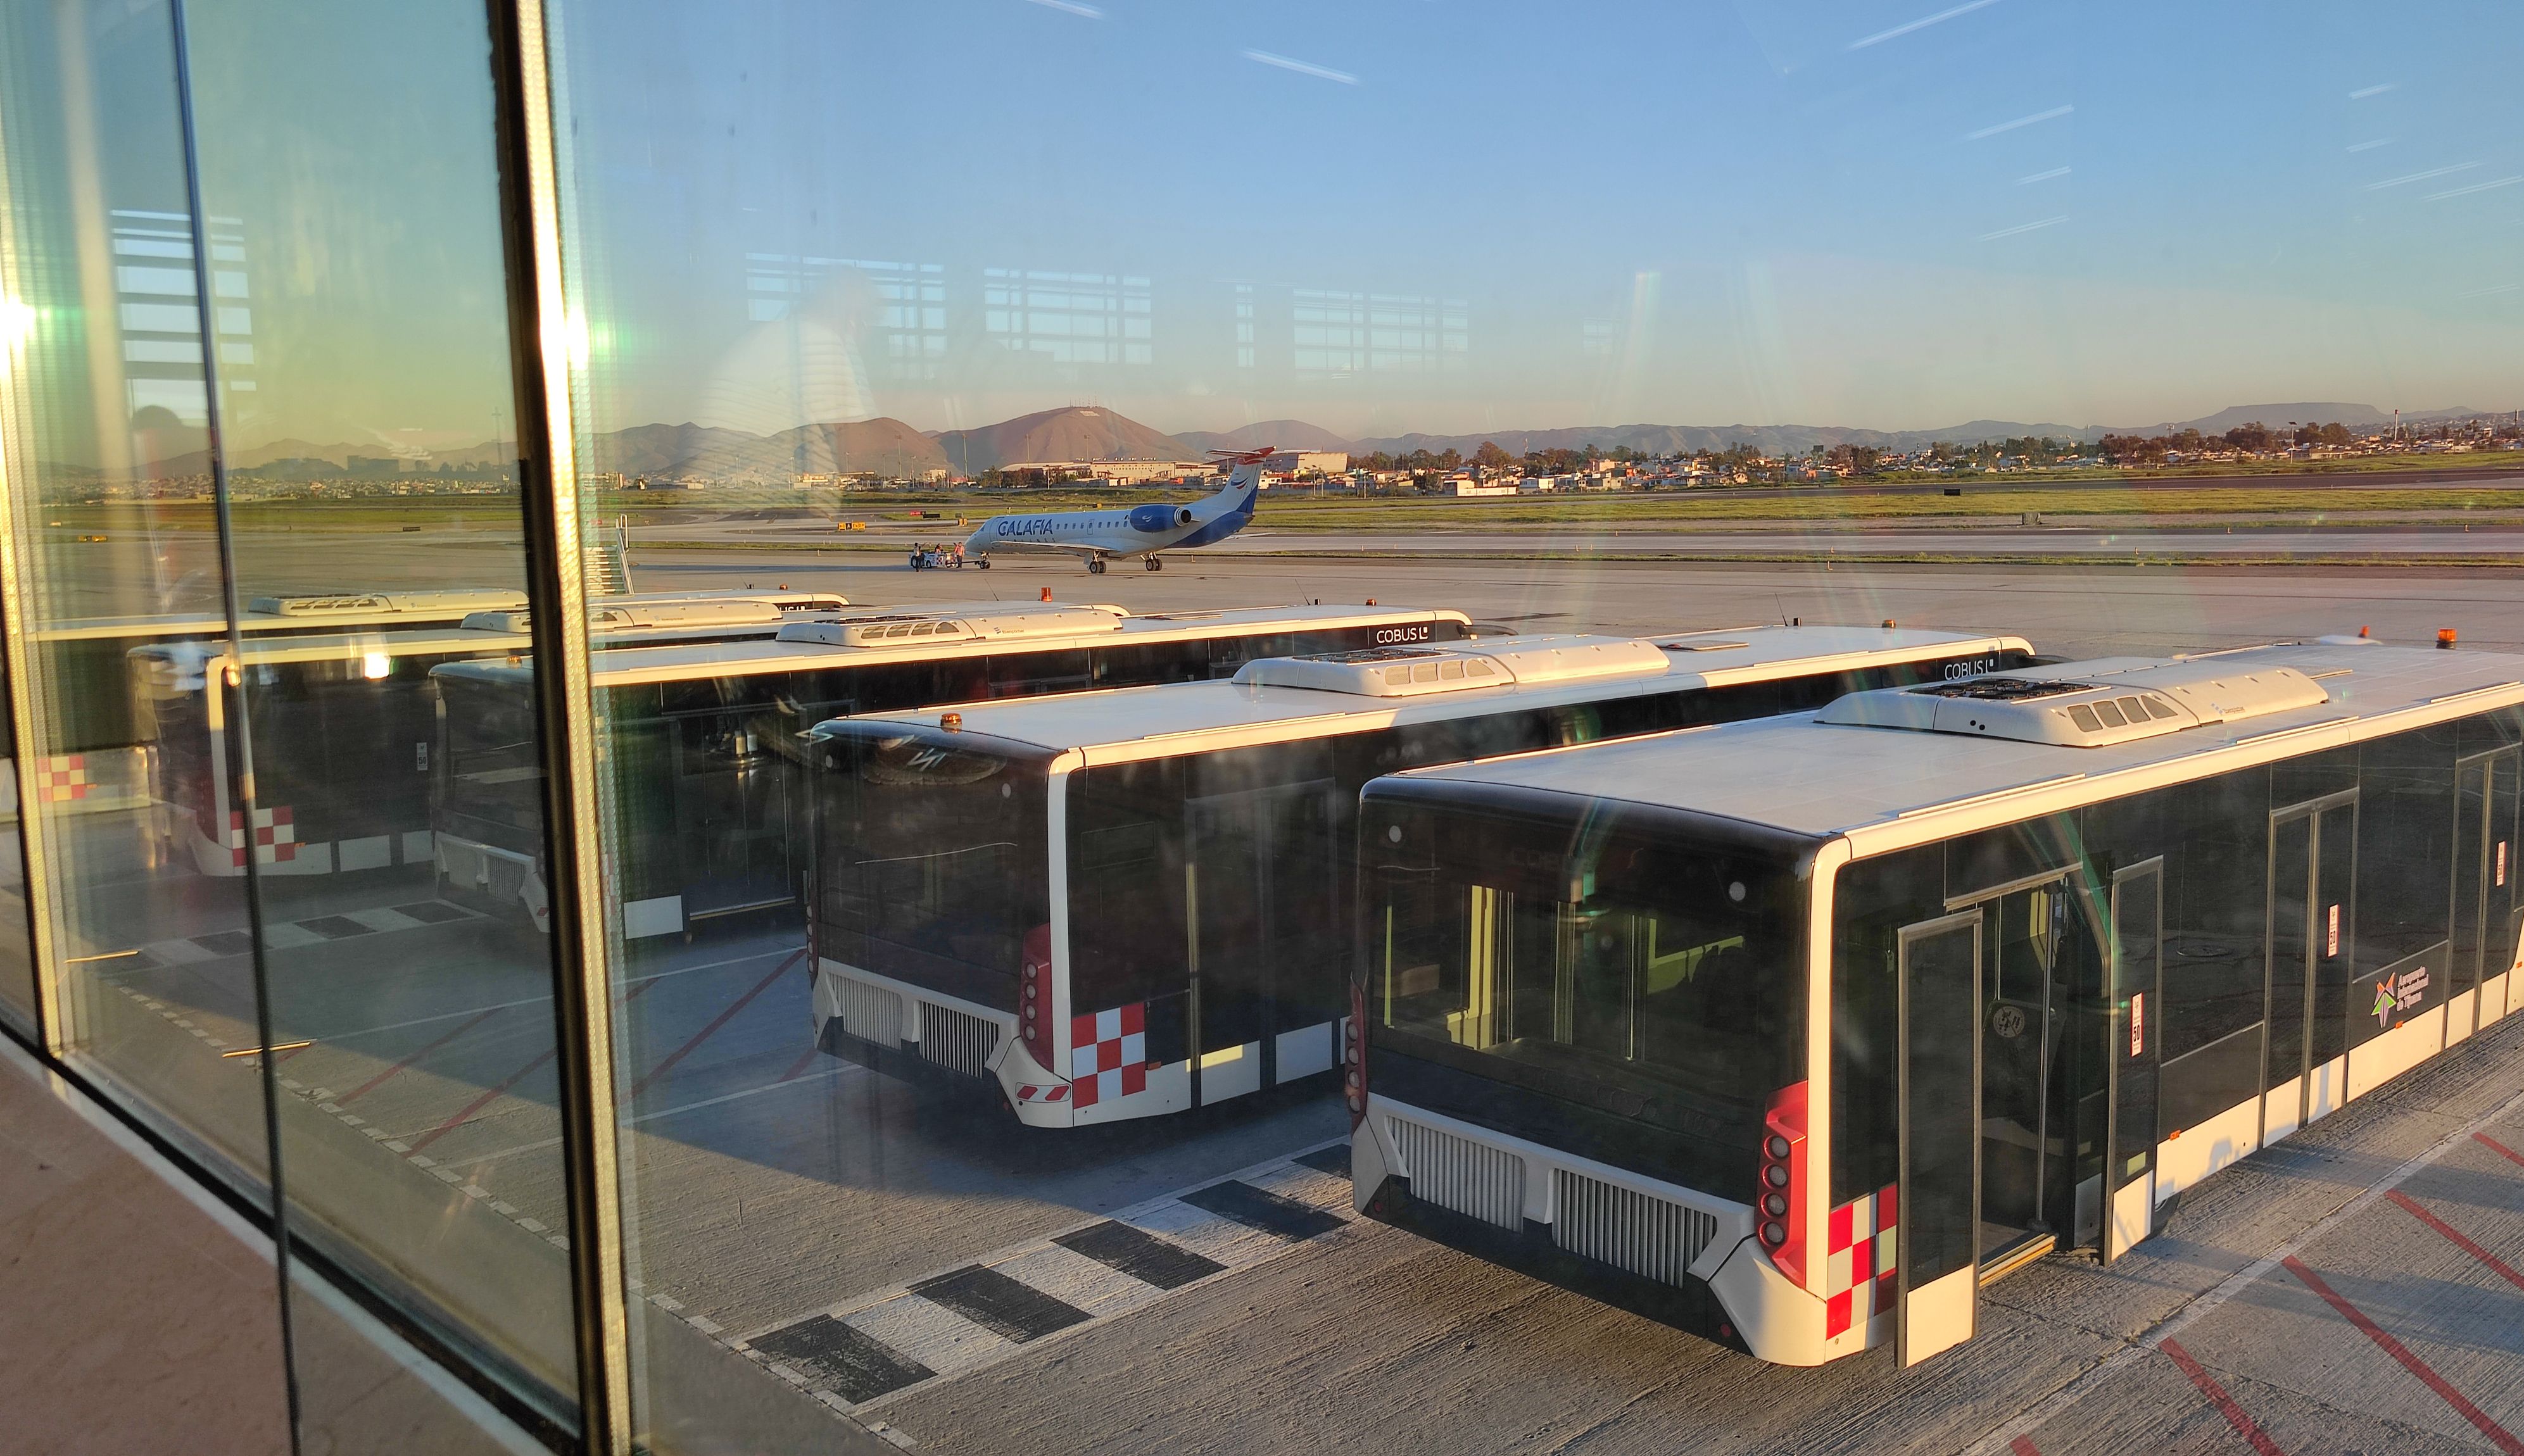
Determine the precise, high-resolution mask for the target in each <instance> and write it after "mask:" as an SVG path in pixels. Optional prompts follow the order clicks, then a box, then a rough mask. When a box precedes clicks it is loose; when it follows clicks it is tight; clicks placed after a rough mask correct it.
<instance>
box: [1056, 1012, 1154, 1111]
mask: <svg viewBox="0 0 2524 1456" xmlns="http://www.w3.org/2000/svg"><path fill="white" fill-rule="evenodd" d="M1069 1046H1070V1051H1069V1075H1070V1080H1071V1081H1072V1083H1073V1084H1074V1085H1075V1087H1076V1089H1077V1094H1076V1096H1075V1097H1074V1098H1073V1100H1072V1101H1071V1104H1070V1105H1072V1106H1075V1107H1092V1106H1094V1105H1095V1104H1096V1103H1098V1102H1101V1101H1104V1100H1106V1099H1107V1098H1110V1097H1127V1096H1129V1095H1131V1094H1132V1093H1134V1092H1146V1091H1147V1090H1148V1003H1147V1002H1145V1001H1133V1002H1132V1003H1131V1004H1129V1005H1127V1006H1116V1007H1114V1008H1113V1009H1111V1010H1109V1011H1097V1012H1094V1013H1092V1015H1087V1016H1073V1017H1071V1018H1069Z"/></svg>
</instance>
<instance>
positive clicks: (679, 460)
mask: <svg viewBox="0 0 2524 1456" xmlns="http://www.w3.org/2000/svg"><path fill="white" fill-rule="evenodd" d="M158 413H161V414H165V412H163V411H161V412H158ZM2482 414H2483V412H2481V411H2478V410H2473V409H2469V408H2464V407H2457V408H2453V409H2443V410H2409V411H2403V413H2402V419H2403V422H2404V423H2407V424H2426V423H2431V422H2434V421H2439V420H2459V419H2475V418H2479V417H2481V416H2482ZM2392 417H2393V416H2392V413H2391V412H2390V411H2386V410H2379V409H2377V408H2376V407H2375V406H2373V405H2361V404H2354V403H2350V402H2344V401H2310V402H2301V403H2297V404H2268V405H2229V406H2227V407H2226V408H2225V409H2223V410H2220V411H2218V412H2217V413H2214V414H2208V415H2204V416H2202V417H2201V418H2198V419H2186V420H2165V421H2160V422H2158V423H2154V424H2121V425H2067V424H2027V423H2024V422H2022V421H2020V420H2013V419H1971V420H1966V421H1964V422H1963V423H1961V424H1957V425H1950V426H1947V427H1946V428H1943V429H1934V430H1864V429H1853V428H1847V427H1843V426H1836V425H1805V424H1724V425H1696V424H1618V425H1577V426H1572V427H1569V428H1565V429H1550V430H1491V431H1488V432H1486V433H1482V434H1469V435H1431V434H1411V435H1397V436H1388V437H1385V438H1381V439H1366V440H1350V439H1345V438H1343V437H1342V436H1340V435H1337V434H1335V433H1334V432H1333V431H1331V430H1328V429H1325V428H1324V427H1322V426H1321V425H1317V424H1311V423H1308V422H1307V421H1305V420H1302V419H1270V420H1264V421H1262V422H1260V423H1258V424H1248V425H1243V426H1240V427H1238V428H1236V429H1233V430H1187V431H1185V432H1184V433H1183V434H1181V435H1168V434H1162V433H1160V432H1158V431H1157V430H1154V429H1151V428H1150V427H1148V426H1147V425H1144V424H1141V423H1140V422H1139V421H1138V420H1135V419H1131V418H1128V417H1126V416H1124V415H1120V414H1116V413H1113V412H1112V411H1110V410H1105V409H1099V408H1092V407H1087V406H1071V407H1068V408H1066V409H1060V410H1044V411H1042V412H1040V413H1034V414H1028V415H1024V416H1022V417H1020V418H1016V419H1010V420H1003V421H1001V422H1000V423H998V424H992V425H983V426H980V427H977V428H974V429H969V430H946V431H941V432H936V433H930V432H924V431H921V430H916V429H913V428H912V427H911V426H910V425H908V424H905V423H904V422H903V421H901V420H899V419H891V418H878V419H861V420H851V421H848V422H837V423H830V424H811V425H805V426H801V428H798V429H794V430H785V431H782V432H781V433H780V434H777V435H772V436H769V437H767V438H766V437H764V436H761V435H754V434H750V433H748V432H746V431H744V430H732V429H723V428H720V427H718V426H715V425H704V424H692V423H685V424H643V425H634V426H632V427H631V428H629V429H625V430H615V431H613V432H612V433H610V434H605V435H599V436H598V437H597V438H596V441H595V449H594V451H593V452H592V454H593V459H592V460H590V461H587V468H589V469H591V470H598V471H619V472H621V473H622V474H623V475H625V476H640V475H646V476H652V477H662V478H667V479H672V478H676V477H680V476H687V475H689V476H693V477H696V478H702V479H713V480H741V479H747V478H752V479H756V480H762V481H768V482H778V483H782V484H785V483H787V481H788V478H789V477H790V476H792V475H799V474H811V475H823V474H855V473H858V472H861V471H872V472H874V473H877V474H880V475H889V476H898V477H912V478H917V477H919V476H921V475H923V474H926V473H927V472H929V471H932V470H937V469H941V468H945V469H950V470H952V471H953V472H955V473H956V474H959V475H978V474H980V473H981V472H982V471H984V470H988V469H992V468H994V467H996V466H999V465H1007V464H1018V463H1023V462H1026V461H1150V460H1154V461H1193V460H1197V459H1199V458H1200V457H1201V456H1202V454H1203V453H1205V452H1207V451H1211V450H1250V449H1253V448H1255V447H1257V446H1262V445H1271V446H1276V447H1279V448H1281V449H1287V450H1345V451H1348V452H1349V453H1350V454H1352V455H1356V456H1363V455H1370V454H1374V453H1377V452H1380V451H1381V452H1383V453H1385V454H1388V455H1397V456H1398V455H1408V454H1409V453H1411V452H1412V451H1415V450H1426V451H1428V452H1429V453H1431V454H1432V455H1441V454H1443V453H1445V452H1446V451H1448V450H1453V451H1455V452H1457V453H1458V454H1461V455H1464V456H1470V455H1472V453H1473V452H1474V451H1476V450H1479V449H1480V447H1481V444H1482V442H1483V441H1490V442H1494V443H1495V444H1497V445H1498V447H1499V448H1500V449H1502V450H1505V451H1507V452H1508V453H1509V454H1511V455H1523V454H1525V453H1527V452H1529V451H1534V450H1583V449H1585V448H1586V447H1587V446H1589V445H1592V446H1595V447H1596V448H1597V449H1599V450H1606V451H1610V450H1614V449H1617V448H1620V447H1622V446H1627V447H1629V448H1630V449H1631V450H1634V451H1637V452H1638V453H1640V454H1642V455H1676V454H1688V453H1691V452H1694V451H1703V450H1711V451H1714V450H1724V449H1726V448H1727V447H1728V446H1731V445H1749V446H1752V447H1755V448H1756V449H1759V450H1761V451H1763V452H1765V453H1766V454H1770V455H1772V456H1800V455H1804V454H1805V453H1806V452H1808V451H1809V450H1812V449H1813V448H1814V447H1816V446H1818V445H1820V446H1823V447H1825V448H1829V447H1830V446H1834V445H1844V444H1845V445H1871V446H1875V447H1877V448H1880V449H1889V450H1917V449H1918V448H1920V447H1922V446H1925V445H1927V444H1930V443H1931V442H1934V441H1940V440H1942V441H1945V442H1946V443H1948V444H1951V445H1975V444H1980V443H1983V442H1986V441H1992V440H2005V439H2012V438H2015V437H2018V436H2023V435H2047V436H2049V437H2051V438H2053V439H2073V440H2086V441H2093V440H2096V439H2098V438H2100V437H2102V436H2104V435H2106V434H2135V435H2160V434H2169V433H2173V432H2175V431H2179V430H2183V429H2197V430H2199V431H2200V432H2201V433H2202V434H2205V435H2218V434H2223V433H2224V432H2225V431H2227V430H2230V429H2233V428H2234V427H2235V426H2237V425H2240V424H2245V423H2248V422H2253V421H2257V422H2259V423H2261V424H2263V425H2266V426H2269V427H2271V428H2273V429H2279V428H2284V427H2285V426H2286V425H2287V423H2288V421H2290V420H2295V421H2297V422H2299V423H2303V424H2325V423H2333V422H2337V423H2340V424H2344V425H2347V426H2349V427H2350V428H2351V429H2354V430H2371V429H2375V428H2377V427H2379V426H2382V425H2385V424H2389V423H2390V422H2391V421H2392ZM150 438H151V440H152V441H153V442H154V451H155V453H156V454H157V455H158V456H159V458H160V459H159V462H158V463H157V464H156V465H155V466H153V467H152V471H153V473H157V474H164V475H188V474H201V473H205V472H207V471H208V470H209V468H210V463H209V456H208V453H207V452H206V451H205V450H204V449H203V439H204V434H203V431H202V430H201V429H199V428H197V427H188V426H184V425H181V424H177V423H175V422H174V418H173V416H172V415H166V417H165V419H164V420H162V421H159V422H158V423H157V424H156V426H155V428H154V429H153V430H152V431H151V432H150ZM392 454H393V451H392V449H391V447H389V446H385V445H380V444H357V443H351V442H347V441H339V440H337V441H334V442H332V443H329V444H323V443H318V442H315V441H312V440H301V439H295V438H287V439H279V440H269V441H266V442H264V443H262V444H258V445H252V446H246V447H242V448H240V449H237V450H235V451H233V452H232V453H231V455H230V458H229V468H230V469H233V470H237V471H240V472H246V471H267V472H270V473H274V474H278V475H305V476H309V477H310V478H315V477H317V476H320V474H321V473H322V471H321V468H320V467H324V466H330V467H334V468H339V467H342V466H345V465H347V464H348V463H349V461H350V459H351V457H353V456H355V455H356V456H363V457H366V458H368V459H372V460H373V459H384V458H386V457H388V456H390V455H392ZM513 459H515V452H514V450H513V449H512V447H510V444H509V443H508V442H506V441H484V442H482V443H481V444H478V445H470V446H466V447H463V448H461V449H455V450H440V451H435V452H432V453H430V454H427V455H424V456H420V457H418V458H416V459H415V460H414V461H413V466H414V467H415V468H417V469H421V470H435V469H437V468H438V467H439V466H440V465H442V464H443V465H452V466H456V467H458V468H465V467H471V466H479V465H485V464H503V463H506V462H508V461H511V460H513ZM44 468H46V469H47V470H50V471H54V472H57V473H60V472H68V473H67V474H66V475H65V478H69V476H73V475H96V474H99V473H100V472H98V471H96V470H95V468H94V467H92V466H86V465H80V464H76V463H73V462H53V461H48V462H45V464H44Z"/></svg>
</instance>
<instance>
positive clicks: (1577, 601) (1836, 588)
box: [631, 549, 2524, 656]
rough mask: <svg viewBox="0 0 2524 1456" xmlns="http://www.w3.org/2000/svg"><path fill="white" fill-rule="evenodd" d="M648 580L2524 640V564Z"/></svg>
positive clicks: (1495, 569) (646, 576)
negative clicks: (2446, 633)
mask: <svg viewBox="0 0 2524 1456" xmlns="http://www.w3.org/2000/svg"><path fill="white" fill-rule="evenodd" d="M631 560H632V569H633V572H634V575H635V577H636V578H637V580H638V582H639V584H640V586H641V588H642V589H643V590H649V591H668V590H673V591H682V590H699V589H703V588H707V587H738V586H744V585H747V584H749V583H752V584H755V585H760V586H775V585H780V584H783V583H786V584H787V585H789V586H792V587H797V588H801V589H803V588H806V587H810V586H811V587H820V588H824V589H828V590H832V591H838V592H841V593H843V594H844V595H846V596H848V597H849V598H850V599H851V600H852V601H854V602H871V603H893V602H905V603H909V602H954V601H990V600H1000V601H1032V600H1036V599H1037V598H1039V597H1040V596H1041V594H1042V593H1043V592H1044V591H1046V590H1047V591H1049V592H1050V593H1051V594H1052V596H1053V597H1054V599H1056V600H1059V601H1064V602H1111V603H1116V604H1118V605H1120V606H1123V607H1129V608H1131V609H1132V610H1134V611H1158V610H1183V609H1187V608H1191V607H1216V606H1220V605H1225V604H1235V605H1251V604H1259V603H1269V602H1305V601H1312V600H1320V601H1324V602H1365V601H1368V600H1370V599H1374V600H1376V601H1378V602H1381V603H1383V604H1385V605H1387V606H1392V605H1410V606H1419V607H1454V608H1456V609H1459V610H1462V611H1464V612H1466V613H1468V614H1470V615H1471V616H1472V617H1473V618H1474V619H1475V620H1476V621H1480V622H1484V623H1488V624H1491V625H1492V626H1494V627H1499V628H1504V629H1507V630H1515V631H1538V632H1542V631H1547V632H1577V631H1596V632H1616V633H1650V632H1669V631H1676V630H1684V629H1689V628H1693V627H1729V626H1741V625H1745V624H1748V623H1752V622H1761V621H1772V622H1775V621H1783V620H1786V619H1789V618H1792V617H1794V618H1805V617H1812V618H1813V619H1815V620H1816V621H1818V622H1862V623H1863V622H1878V621H1882V620H1883V619H1885V618H1886V617H1891V618H1894V619H1895V620H1897V621H1899V622H1901V623H1902V624H1903V625H1905V626H1917V627H1951V628H1956V629H1960V630H1974V631H1990V630H2005V631H2013V632H2016V633H2019V634H2022V635H2024V636H2026V637H2029V638H2031V639H2032V640H2033V641H2034V643H2035V645H2036V646H2038V647H2040V648H2041V649H2042V650H2043V651H2045V652H2056V653H2065V654H2070V655H2079V656H2086V655H2103V654H2107V653H2123V652H2197V651H2201V650H2205V649H2208V648H2217V647H2232V646H2235V645H2237V644H2239V643H2243V642H2266V641H2271V640H2275V639H2280V638H2287V637H2310V636H2318V635H2321V634H2323V633H2326V632H2342V631H2347V632H2354V631H2356V630H2357V629H2358V628H2359V627H2361V626H2364V627H2369V628H2372V629H2373V632H2374V634H2375V635H2377V636H2379V637H2381V638H2383V639H2385V640H2387V641H2393V642H2432V641H2434V640H2435V638H2436V633H2437V630H2438V629H2439V628H2441V627H2449V626H2450V627H2453V628H2455V629H2456V631H2457V632H2458V634H2459V636H2460V640H2461V641H2462V642H2463V643H2465V644H2468V645H2473V646H2478V647H2483V648H2499V647H2504V648H2524V573H2519V572H2516V571H2511V570H2502V569H2496V568H2456V567H2447V566H2442V565H2437V566H2429V565H2420V564H2410V565H2401V566H2394V567H2386V568H2344V567H2312V566H2301V567H2285V568H2279V567H2260V566H2243V565H2236V564H2232V563H2227V564H2207V563H2203V564H2199V565H2181V566H2146V567H2138V566H2128V565H2119V564H2112V565H2105V564H2101V563H2094V564H2088V563H2082V562H2070V563H2062V564H2057V565H2048V566H1983V565H1974V564H1968V563H1953V564H1948V563H1935V564H1920V565H1912V564H1872V563H1847V564H1838V565H1835V564H1832V563H1829V562H1778V563H1767V562H1759V563H1756V562H1742V563H1738V562H1728V563H1707V562H1690V561H1618V560H1555V561H1536V560H1522V561H1498V560H1481V559H1449V558H1386V559H1374V560H1371V559H1360V558H1324V559H1304V560H1273V559H1269V558H1254V557H1238V556H1226V555H1212V554H1208V553H1189V554H1186V555H1183V556H1180V557H1177V558H1175V559H1174V560H1172V561H1170V562H1169V563H1168V564H1167V567H1166V569H1165V570H1163V571H1157V572H1150V571H1145V570H1142V569H1141V568H1139V567H1137V566H1130V565H1122V566H1116V567H1115V568H1114V569H1113V570H1111V571H1108V572H1107V573H1105V574H1104V575H1102V576H1091V575H1089V574H1088V573H1087V572H1086V571H1085V570H1084V569H1082V568H1081V567H1079V566H1077V565H1075V564H1073V563H1070V562H1066V561H1054V560H1047V559H1043V558H1032V559H1027V560H1023V561H1019V560H1015V559H1011V560H1009V561H1008V562H1006V563H1005V564H1003V565H1000V566H997V567H995V568H993V569H992V570H990V571H976V570H973V569H971V568H966V569H964V570H960V571H956V570H947V571H913V570H910V569H909V568H908V567H906V566H905V565H904V564H902V563H901V562H899V561H895V560H890V559H885V558H872V559H863V558H856V557H845V558H838V559H836V558H833V557H829V556H826V557H817V556H809V555H805V554H801V555H800V556H798V557H793V558H786V559H785V560H784V559H782V558H779V557H777V556H776V555H775V554H771V553H752V552H747V553H705V552H695V551H641V550H637V549H635V550H634V551H633V552H632V556H631Z"/></svg>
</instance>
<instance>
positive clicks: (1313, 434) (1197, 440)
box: [1175, 419, 1358, 451]
mask: <svg viewBox="0 0 2524 1456" xmlns="http://www.w3.org/2000/svg"><path fill="white" fill-rule="evenodd" d="M1175 438H1176V439H1178V440H1181V441H1182V442H1184V443H1185V444H1186V445H1196V446H1198V447H1200V448H1201V449H1203V450H1259V449H1261V448H1262V447H1263V446H1265V445H1268V446H1270V447H1271V448H1272V449H1274V450H1348V451H1354V450H1356V449H1358V446H1357V445H1356V444H1354V443H1353V442H1351V441H1349V440H1346V439H1343V438H1342V437H1340V436H1339V435H1335V434H1334V433H1333V432H1332V431H1330V430H1328V429H1325V428H1324V427H1323V426H1322V425H1319V424H1308V423H1306V422H1305V421H1304V420H1302V419H1266V420H1264V421H1262V422H1261V423H1260V424H1248V425H1243V426H1241V427H1239V428H1237V429H1232V430H1225V431H1220V430H1182V431H1179V432H1177V434H1176V435H1175Z"/></svg>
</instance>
